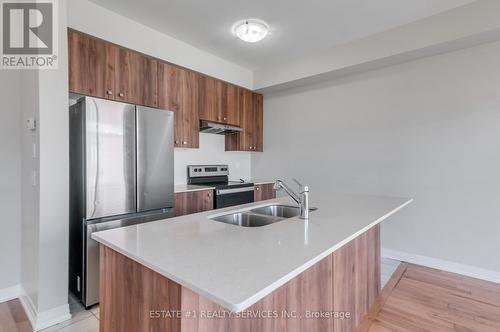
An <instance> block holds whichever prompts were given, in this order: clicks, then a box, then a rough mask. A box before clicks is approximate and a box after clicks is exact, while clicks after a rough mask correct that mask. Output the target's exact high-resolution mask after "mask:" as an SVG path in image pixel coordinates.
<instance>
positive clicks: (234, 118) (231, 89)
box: [223, 84, 243, 126]
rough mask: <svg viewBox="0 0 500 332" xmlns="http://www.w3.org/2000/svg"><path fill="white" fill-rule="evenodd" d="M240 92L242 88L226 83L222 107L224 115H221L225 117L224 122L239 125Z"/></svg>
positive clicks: (241, 92)
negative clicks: (224, 102) (224, 105)
mask: <svg viewBox="0 0 500 332" xmlns="http://www.w3.org/2000/svg"><path fill="white" fill-rule="evenodd" d="M242 94H243V89H241V88H240V87H237V86H236V85H232V84H226V107H225V108H224V110H225V114H224V115H225V116H224V117H223V118H226V121H225V123H227V124H230V125H234V126H239V125H240V114H241V107H242V97H241V96H242Z"/></svg>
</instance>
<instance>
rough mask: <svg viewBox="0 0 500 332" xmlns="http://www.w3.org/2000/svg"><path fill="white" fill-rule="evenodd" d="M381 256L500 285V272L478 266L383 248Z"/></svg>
mask: <svg viewBox="0 0 500 332" xmlns="http://www.w3.org/2000/svg"><path fill="white" fill-rule="evenodd" d="M381 255H382V257H386V258H390V259H395V260H398V261H402V262H408V263H413V264H417V265H422V266H427V267H430V268H434V269H439V270H442V271H446V272H452V273H457V274H461V275H464V276H467V277H472V278H476V279H481V280H486V281H491V282H495V283H500V272H498V271H492V270H486V269H482V268H480V267H476V266H471V265H465V264H460V263H455V262H450V261H446V260H443V259H438V258H433V257H427V256H421V255H416V254H410V253H407V252H403V251H397V250H392V249H387V248H382V253H381Z"/></svg>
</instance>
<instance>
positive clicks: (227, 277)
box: [92, 193, 411, 331]
mask: <svg viewBox="0 0 500 332" xmlns="http://www.w3.org/2000/svg"><path fill="white" fill-rule="evenodd" d="M410 202H411V199H406V198H393V197H381V196H358V195H345V194H334V193H331V194H328V195H316V196H315V195H311V206H314V207H317V208H318V209H317V210H315V211H312V212H311V213H310V219H309V221H308V222H304V221H303V220H301V219H299V218H298V217H293V218H289V219H285V220H283V221H279V222H276V223H273V224H270V225H266V226H262V227H240V226H236V225H232V224H226V223H222V222H218V221H215V220H212V218H214V217H217V216H221V215H225V214H228V213H231V212H233V211H241V210H245V211H246V210H251V209H255V208H257V207H262V206H267V205H272V204H284V205H293V204H292V200H291V199H289V198H277V199H273V200H268V201H262V202H257V203H251V204H246V205H241V206H237V207H230V208H224V209H219V210H214V211H208V212H202V213H197V214H192V215H187V216H182V217H176V218H172V219H167V220H160V221H155V222H151V223H147V224H140V225H136V226H129V227H124V228H119V229H113V230H109V231H103V232H98V233H94V234H93V235H92V237H93V238H94V239H95V240H96V241H98V242H100V243H101V260H100V264H101V274H100V275H101V280H100V287H101V291H100V324H101V331H146V330H148V331H291V330H295V331H352V330H354V328H355V327H356V326H357V324H359V322H360V321H361V320H362V319H363V317H364V316H365V315H366V314H367V312H368V310H369V308H370V307H371V305H372V304H373V303H374V301H375V298H376V297H377V295H378V293H379V291H380V226H379V224H380V222H381V221H383V220H385V219H386V218H388V217H389V216H391V215H392V214H394V213H395V212H397V211H398V210H400V209H402V208H403V207H404V206H406V205H407V204H409V203H410Z"/></svg>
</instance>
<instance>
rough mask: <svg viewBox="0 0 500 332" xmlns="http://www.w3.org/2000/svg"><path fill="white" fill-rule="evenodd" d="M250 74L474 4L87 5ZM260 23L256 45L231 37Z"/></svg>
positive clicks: (120, 0) (129, 0)
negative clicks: (239, 26) (245, 24)
mask: <svg viewBox="0 0 500 332" xmlns="http://www.w3.org/2000/svg"><path fill="white" fill-rule="evenodd" d="M91 1H92V2H94V3H96V4H98V5H100V6H102V7H105V8H108V9H110V10H112V11H114V12H116V13H119V14H121V15H123V16H126V17H129V18H131V19H133V20H135V21H137V22H140V23H142V24H144V25H146V26H149V27H151V28H153V29H156V30H158V31H160V32H163V33H165V34H167V35H170V36H172V37H175V38H177V39H179V40H182V41H184V42H187V43H189V44H191V45H193V46H195V47H197V48H199V49H202V50H205V51H208V52H210V53H212V54H215V55H217V56H220V57H221V58H224V59H227V60H229V61H232V62H234V63H237V64H239V65H241V66H243V67H246V68H248V69H251V70H255V69H258V68H262V67H266V66H273V65H276V64H279V63H282V62H283V61H292V60H296V59H299V58H301V57H307V56H311V55H314V54H317V53H320V52H322V51H324V50H327V49H331V48H333V47H335V46H337V45H339V44H344V43H349V42H352V41H354V40H357V39H360V38H363V37H367V36H369V35H372V34H375V33H378V32H382V31H385V30H388V29H391V28H394V27H397V26H400V25H404V24H407V23H410V22H413V21H416V20H419V19H422V18H425V17H428V16H431V15H435V14H437V13H440V12H443V11H447V10H450V9H452V8H455V7H458V6H461V5H465V4H468V3H471V2H473V1H474V0H253V1H248V0H246V1H243V0H208V1H207V0H141V1H137V0H91ZM252 17H255V18H260V19H263V20H265V21H266V22H267V23H269V25H270V26H271V33H270V34H269V35H268V37H266V38H265V39H264V40H263V41H261V42H259V43H256V44H247V43H244V42H242V41H240V40H238V39H236V38H235V37H233V35H232V34H231V26H232V24H233V23H234V22H236V21H238V20H240V19H244V18H252Z"/></svg>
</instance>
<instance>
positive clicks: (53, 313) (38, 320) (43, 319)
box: [19, 288, 71, 331]
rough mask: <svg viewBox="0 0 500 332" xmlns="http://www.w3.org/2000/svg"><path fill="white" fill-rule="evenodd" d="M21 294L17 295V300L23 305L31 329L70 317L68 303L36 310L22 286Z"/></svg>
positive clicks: (48, 325)
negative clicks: (39, 310)
mask: <svg viewBox="0 0 500 332" xmlns="http://www.w3.org/2000/svg"><path fill="white" fill-rule="evenodd" d="M21 294H22V296H20V297H19V300H20V301H21V304H22V305H23V308H24V311H25V312H26V316H28V319H29V321H30V323H31V327H32V328H33V331H40V330H43V329H46V328H47V327H50V326H53V325H56V324H59V323H61V322H64V321H66V320H68V319H71V314H70V312H69V304H67V303H66V304H63V305H61V306H59V307H55V308H52V309H49V310H45V311H42V312H38V311H37V309H36V306H35V304H34V303H33V301H32V300H31V298H30V297H29V296H28V295H27V294H26V292H25V291H24V290H23V289H22V288H21Z"/></svg>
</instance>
